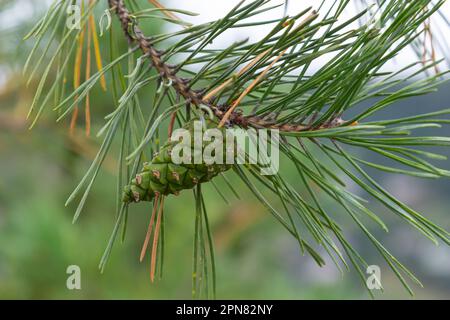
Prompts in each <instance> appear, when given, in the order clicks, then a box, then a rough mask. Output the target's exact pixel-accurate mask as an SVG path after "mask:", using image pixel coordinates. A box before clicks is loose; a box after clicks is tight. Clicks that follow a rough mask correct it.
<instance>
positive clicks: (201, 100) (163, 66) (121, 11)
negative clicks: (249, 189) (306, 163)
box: [108, 0, 342, 132]
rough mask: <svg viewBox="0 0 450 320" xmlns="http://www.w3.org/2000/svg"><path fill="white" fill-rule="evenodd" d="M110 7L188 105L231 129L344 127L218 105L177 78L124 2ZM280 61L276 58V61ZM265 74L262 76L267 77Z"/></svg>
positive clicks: (112, 0) (115, 1) (118, 0)
mask: <svg viewBox="0 0 450 320" xmlns="http://www.w3.org/2000/svg"><path fill="white" fill-rule="evenodd" d="M108 1H109V7H110V8H111V10H114V11H115V13H116V14H117V17H118V19H119V20H120V22H121V25H122V29H123V32H124V34H125V37H126V38H127V39H128V41H129V43H133V42H137V43H138V45H139V47H140V49H141V51H142V52H143V54H144V55H145V56H148V57H149V59H150V60H151V63H152V66H153V67H155V68H156V70H157V71H158V73H159V75H160V76H161V77H162V78H163V79H164V80H165V81H167V82H168V83H170V84H172V87H173V88H174V89H175V90H176V92H177V93H178V94H179V95H180V96H182V97H183V98H184V99H185V100H186V102H187V103H192V104H194V105H196V106H197V107H199V106H207V107H208V108H210V109H211V110H212V111H213V112H214V114H215V116H216V117H217V118H219V119H221V121H224V122H223V124H224V123H225V122H226V123H227V124H229V125H231V126H234V125H236V126H240V127H244V128H247V127H254V128H270V129H278V130H280V131H286V132H293V131H309V130H316V129H324V128H333V127H335V126H337V125H341V124H342V123H340V122H334V121H330V122H328V123H327V124H325V125H322V126H320V127H319V128H317V127H316V128H312V127H311V126H306V125H303V124H274V123H273V122H271V121H267V120H265V119H263V118H261V117H258V116H243V115H242V114H241V113H239V112H236V111H235V110H234V109H235V106H220V107H219V106H216V105H214V104H212V103H210V100H214V97H211V96H207V98H205V97H204V90H196V91H194V90H192V89H191V88H190V86H189V82H190V80H189V79H185V78H180V77H178V76H177V71H178V68H177V66H171V65H168V64H167V63H165V62H164V61H163V59H162V56H163V55H164V52H163V51H160V50H158V49H156V48H155V47H154V46H153V44H152V42H151V39H149V38H148V37H146V36H145V35H144V33H143V32H142V30H141V29H140V28H139V26H138V25H137V23H135V21H133V20H132V18H131V16H130V13H129V11H128V9H127V7H126V6H125V3H124V1H123V0H108ZM315 17H317V14H316V13H315V12H312V13H311V16H310V18H309V19H308V21H310V20H313V18H315ZM130 26H131V28H132V30H133V33H131V32H130ZM276 61H278V59H275V60H274V62H276ZM264 75H265V74H262V76H264Z"/></svg>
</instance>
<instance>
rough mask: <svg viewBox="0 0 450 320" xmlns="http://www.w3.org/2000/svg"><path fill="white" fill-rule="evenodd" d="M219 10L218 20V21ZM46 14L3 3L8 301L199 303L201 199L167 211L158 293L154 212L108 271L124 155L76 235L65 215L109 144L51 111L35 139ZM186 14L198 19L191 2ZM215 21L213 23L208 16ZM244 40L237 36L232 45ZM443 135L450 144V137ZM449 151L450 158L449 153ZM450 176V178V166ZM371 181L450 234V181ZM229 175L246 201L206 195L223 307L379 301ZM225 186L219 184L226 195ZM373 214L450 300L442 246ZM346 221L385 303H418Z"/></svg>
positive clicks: (2, 247) (0, 201)
mask: <svg viewBox="0 0 450 320" xmlns="http://www.w3.org/2000/svg"><path fill="white" fill-rule="evenodd" d="M199 2H202V1H193V8H191V9H192V10H194V11H195V10H197V11H200V10H202V11H201V13H203V15H202V17H203V19H212V18H214V17H216V16H215V15H217V14H220V12H223V9H220V10H219V9H218V8H219V7H220V6H221V5H219V2H220V3H222V2H223V1H217V3H216V1H207V2H208V5H207V6H205V5H204V6H203V8H202V6H200V5H199ZM205 2H206V1H203V4H204V3H205ZM167 3H170V2H167ZM213 3H216V5H217V10H211V8H213V6H214V4H213ZM171 4H172V6H173V5H174V2H173V1H172V3H171ZM230 6H231V4H230ZM45 7H46V2H44V1H37V0H36V1H30V0H15V1H10V0H2V1H1V2H0V299H13V298H19V299H81V298H83V299H113V298H114V299H135V298H137V299H183V298H190V297H191V273H192V250H193V248H192V243H193V230H194V215H195V209H194V203H193V197H192V194H191V193H189V192H186V193H184V194H182V195H181V196H180V197H178V198H173V199H170V201H167V203H166V218H167V220H166V246H167V248H166V255H165V270H164V278H163V279H162V280H161V281H158V282H156V283H155V284H151V283H150V280H149V266H148V262H147V263H143V264H140V263H139V262H138V257H139V252H140V249H141V245H142V241H143V238H144V236H145V232H146V225H147V223H148V216H149V214H150V211H151V208H150V207H149V206H148V204H147V205H145V204H142V205H138V206H136V207H135V208H133V209H132V211H131V215H130V218H129V230H128V233H127V238H126V241H125V242H124V243H122V244H120V243H118V244H117V245H116V246H115V247H114V251H113V254H112V256H111V260H110V262H109V263H108V266H107V268H106V270H105V272H104V273H103V274H101V273H100V272H99V270H98V263H99V260H100V257H101V255H102V253H103V250H104V249H105V246H106V243H107V240H108V238H109V236H110V232H111V230H112V228H113V223H114V218H115V216H114V215H115V200H114V194H115V173H116V159H117V157H115V154H114V152H113V155H114V156H111V157H109V158H107V159H106V162H105V166H104V168H103V170H102V172H101V175H100V178H99V179H98V180H97V183H96V184H95V187H94V188H93V190H92V193H91V195H90V196H89V198H88V201H87V204H86V209H85V210H84V212H83V214H82V217H81V219H80V220H79V222H78V223H77V224H75V225H73V224H72V215H73V213H74V211H75V207H74V206H69V207H67V208H66V207H64V203H65V200H66V198H67V196H68V195H69V194H70V192H71V191H72V190H73V188H74V187H75V186H76V184H77V183H78V181H79V180H80V179H81V177H82V176H83V174H84V172H85V170H86V169H87V168H88V166H89V164H90V161H92V159H93V158H94V157H95V154H96V151H97V149H98V147H99V141H98V140H97V139H95V138H86V137H84V135H83V132H80V133H79V134H76V135H75V136H73V137H71V136H69V134H68V129H67V128H68V124H67V123H66V122H62V123H58V124H57V123H55V121H54V115H51V114H50V112H47V115H46V116H45V117H44V118H43V119H42V121H41V122H40V123H39V125H38V126H37V127H36V128H35V129H33V130H32V131H29V130H28V125H29V123H28V122H27V120H26V119H25V118H26V114H27V112H28V108H29V106H30V104H31V100H32V98H33V94H34V91H35V89H36V85H37V84H36V83H35V82H31V83H30V85H29V86H26V84H25V82H26V79H25V77H24V76H23V75H22V67H23V64H24V61H25V59H26V56H27V54H28V52H29V50H30V46H31V45H32V44H31V43H30V42H28V43H24V42H23V41H22V40H21V39H22V37H23V36H24V35H25V34H26V32H27V31H28V30H29V27H30V26H31V25H32V23H33V22H35V21H36V19H38V18H39V17H40V16H41V15H42V13H43V12H44V10H45ZM183 7H184V8H189V5H188V3H184V4H183ZM220 8H221V7H220ZM208 12H210V13H213V14H212V15H211V16H208ZM153 28H164V26H161V25H158V26H156V25H154V26H153ZM239 36H240V35H228V37H231V39H234V38H236V39H237V38H238V37H239ZM236 39H234V40H236ZM234 40H233V41H234ZM101 45H102V47H103V46H106V43H101ZM409 58H411V59H412V58H413V57H411V56H408V59H409ZM449 89H450V86H448V85H444V86H443V87H442V88H441V90H440V91H439V92H437V93H434V94H431V95H428V96H426V97H418V98H413V99H409V100H405V101H404V102H401V103H397V104H396V105H395V106H394V107H392V108H390V109H389V111H388V112H386V113H384V114H383V115H380V116H382V117H393V116H397V115H400V114H414V113H418V112H421V113H422V112H426V111H432V110H438V109H442V108H448V107H449V102H450V90H449ZM149 96H150V95H149ZM91 99H92V101H93V103H92V105H93V117H94V119H95V118H96V119H97V120H100V119H101V118H102V117H103V116H104V115H105V114H106V113H108V112H110V111H111V110H112V108H113V103H112V100H111V97H109V96H108V95H107V94H106V95H105V94H102V93H101V91H100V90H98V89H95V90H94V92H93V94H92V96H91ZM97 123H98V124H100V123H101V121H97ZM80 130H81V129H80ZM440 134H442V135H447V136H450V128H444V129H442V130H441V131H440ZM439 151H441V152H442V153H444V154H446V155H450V152H449V150H439ZM363 156H364V155H363ZM441 166H443V167H444V168H446V169H450V168H449V167H450V166H449V162H448V161H446V162H444V163H441ZM282 170H283V173H285V174H286V175H288V176H289V175H291V176H294V180H293V183H294V185H295V171H294V168H291V167H290V166H289V165H285V166H283V167H282ZM371 172H372V174H373V175H374V176H375V177H376V178H377V179H378V180H379V181H381V182H382V183H383V184H384V186H386V188H387V189H388V190H389V191H390V192H392V193H393V194H395V195H396V196H398V197H399V198H400V199H402V200H403V201H405V202H406V203H408V204H409V205H411V206H412V207H414V208H416V209H417V210H419V211H421V212H424V213H425V214H426V215H427V216H429V217H432V218H433V220H434V221H436V222H438V223H440V224H441V225H442V226H444V227H445V228H446V229H447V230H448V229H450V215H449V214H450V212H449V209H448V208H449V206H450V198H449V197H448V194H449V191H450V181H448V180H438V181H436V180H420V179H416V178H411V177H405V176H401V175H395V174H389V175H387V174H384V173H381V172H379V171H374V170H372V171H371ZM290 173H292V174H290ZM228 176H229V178H230V180H231V181H232V183H233V184H235V185H236V188H237V189H238V190H239V193H240V194H241V200H238V199H235V198H233V196H232V194H229V197H230V199H229V200H230V204H226V203H224V202H223V200H222V199H221V197H220V196H219V195H218V194H217V193H216V192H215V190H214V189H213V188H212V187H211V186H208V185H207V186H205V187H204V191H205V196H206V203H207V207H208V212H209V214H210V223H211V227H212V231H213V234H214V242H215V246H216V264H217V273H218V274H217V280H218V286H217V297H218V298H220V299H228V298H230V299H231V298H233V299H366V298H368V295H367V293H366V291H365V289H364V288H363V286H362V283H361V282H360V281H359V280H358V279H357V276H356V274H355V273H354V272H346V273H345V274H343V275H342V274H340V273H339V271H338V270H337V269H336V268H335V267H334V265H333V264H332V263H328V264H327V266H325V267H323V268H319V267H317V266H316V264H315V263H314V261H313V260H312V259H311V258H310V257H308V256H301V255H300V253H299V250H298V248H297V243H296V241H295V239H293V238H292V237H291V236H290V235H289V234H287V233H286V232H285V230H284V229H283V228H282V227H281V226H280V225H279V224H278V223H277V222H276V221H275V220H274V219H273V218H272V217H271V216H270V214H269V213H268V212H266V211H265V210H264V208H263V207H262V206H261V205H260V204H259V203H258V201H257V199H255V198H254V197H253V196H252V195H251V193H250V192H249V191H247V190H246V189H245V188H244V187H243V186H242V185H241V184H240V183H239V181H238V180H237V179H235V178H234V177H233V175H228ZM221 183H222V182H221V181H218V184H219V187H220V185H221ZM299 188H300V186H299ZM300 191H301V190H300ZM355 192H357V190H355ZM370 205H371V206H372V208H373V209H374V210H376V211H377V212H379V213H380V215H381V216H382V217H383V219H384V220H385V221H386V222H387V223H389V225H390V226H391V227H390V232H389V233H388V234H386V233H383V232H381V231H379V232H377V231H374V232H375V234H376V235H377V236H378V237H379V238H380V239H381V240H382V243H384V244H385V245H386V246H387V247H388V248H389V249H391V251H392V253H393V254H395V255H396V256H397V257H399V259H400V261H402V262H404V263H405V264H406V265H407V266H409V267H410V268H411V270H412V271H414V272H415V274H416V275H417V276H418V277H419V278H420V279H421V280H422V282H423V283H424V286H425V287H424V288H419V287H414V290H415V292H416V297H417V298H424V299H442V298H444V299H445V298H450V249H449V248H448V247H446V246H445V245H441V246H439V247H436V246H434V245H433V244H432V243H430V242H429V241H428V240H427V239H425V238H424V237H422V236H421V235H419V234H418V233H417V232H415V231H414V230H412V229H411V228H410V227H409V226H406V225H404V224H403V223H401V221H399V220H398V219H396V218H394V217H393V216H392V215H391V214H389V213H388V212H385V209H384V208H382V207H378V206H377V205H376V204H375V203H371V204H370ZM329 209H330V210H332V209H333V208H329ZM336 214H339V212H337V213H336ZM342 214H344V213H342ZM342 222H343V223H344V228H345V230H346V234H347V236H348V238H349V239H350V241H351V242H352V244H354V245H355V246H356V248H358V249H359V250H360V252H362V253H363V255H364V256H365V257H366V259H367V261H368V262H369V264H377V265H380V266H381V269H382V283H383V286H384V287H385V293H383V294H382V295H378V294H377V296H379V297H381V298H385V299H399V298H409V295H408V294H407V292H406V291H405V290H404V289H403V287H402V286H401V284H400V283H399V281H398V280H397V279H396V278H395V277H394V275H393V274H392V272H391V271H390V270H389V269H388V268H387V266H386V265H385V263H384V262H383V261H382V259H381V257H380V256H379V255H378V254H377V252H376V251H375V249H374V248H373V247H371V246H370V244H369V243H368V242H367V240H366V239H365V238H364V236H363V235H361V233H360V232H359V230H358V229H357V228H356V227H355V226H354V225H353V224H352V223H351V222H350V221H349V220H348V219H342ZM73 264H75V265H78V266H80V268H81V271H82V290H79V291H77V290H75V291H70V290H68V289H67V288H66V279H67V274H66V268H67V266H69V265H73Z"/></svg>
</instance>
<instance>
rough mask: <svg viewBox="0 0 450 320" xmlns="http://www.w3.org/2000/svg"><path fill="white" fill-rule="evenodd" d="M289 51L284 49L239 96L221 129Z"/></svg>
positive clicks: (223, 119) (224, 119)
mask: <svg viewBox="0 0 450 320" xmlns="http://www.w3.org/2000/svg"><path fill="white" fill-rule="evenodd" d="M286 51H287V49H284V50H283V51H282V52H281V53H280V54H279V55H278V56H277V57H276V58H275V59H273V61H272V63H271V64H270V65H269V66H268V67H267V68H266V69H264V71H263V72H261V74H260V75H259V76H258V77H257V78H256V79H255V80H253V82H252V83H251V84H250V85H249V86H248V87H247V88H246V89H245V90H244V92H242V94H241V95H240V96H239V98H238V99H237V100H236V101H234V103H233V105H232V106H231V108H230V109H228V111H227V112H226V113H225V116H224V117H223V118H222V120H221V121H220V124H219V128H221V127H223V126H224V125H225V124H226V123H227V121H228V119H229V118H230V116H231V114H232V113H233V112H234V110H235V109H236V108H237V107H238V106H239V104H240V103H241V102H242V100H243V99H244V98H245V97H246V96H247V95H248V94H249V93H250V92H251V91H252V90H253V88H254V87H256V85H257V84H258V83H259V82H260V81H261V80H262V79H263V78H264V77H265V75H266V74H267V73H268V72H269V71H270V69H272V67H273V66H274V65H275V63H277V62H278V60H280V59H281V57H282V56H283V55H284V53H285V52H286Z"/></svg>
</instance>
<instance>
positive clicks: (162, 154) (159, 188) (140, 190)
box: [123, 119, 232, 203]
mask: <svg viewBox="0 0 450 320" xmlns="http://www.w3.org/2000/svg"><path fill="white" fill-rule="evenodd" d="M194 121H199V120H198V119H194V120H192V121H190V122H188V123H187V124H186V125H185V126H184V129H187V130H189V132H190V133H191V146H192V148H191V161H190V162H189V163H190V164H175V163H173V161H172V149H173V147H174V146H175V145H176V144H178V143H179V142H178V141H175V142H172V141H170V140H169V141H167V142H166V143H165V144H164V145H163V146H162V147H161V149H160V151H159V153H158V154H156V155H155V157H154V158H153V160H152V161H151V162H150V163H144V168H143V171H142V172H141V173H139V174H138V175H136V178H135V179H133V180H132V181H131V184H130V185H128V186H126V187H125V188H124V192H123V201H124V202H126V203H131V202H141V201H152V200H153V198H154V197H155V196H156V194H159V195H170V194H174V195H178V194H179V193H180V191H182V190H186V189H192V188H194V187H195V186H196V185H198V184H199V183H205V182H208V181H210V180H211V179H213V178H214V177H216V176H217V175H218V174H220V173H221V172H225V171H227V170H229V169H231V167H232V165H228V164H225V163H226V149H225V147H223V161H222V162H223V164H211V165H207V164H205V163H200V164H195V163H194V153H195V152H197V153H198V152H199V150H198V151H195V148H194ZM205 122H206V127H207V129H209V128H217V123H215V122H213V121H211V120H205ZM220 130H221V132H222V134H223V137H225V130H224V129H220ZM223 145H225V143H224V144H223ZM205 146H206V144H205V143H204V142H203V141H202V148H201V149H202V154H203V151H204V149H205Z"/></svg>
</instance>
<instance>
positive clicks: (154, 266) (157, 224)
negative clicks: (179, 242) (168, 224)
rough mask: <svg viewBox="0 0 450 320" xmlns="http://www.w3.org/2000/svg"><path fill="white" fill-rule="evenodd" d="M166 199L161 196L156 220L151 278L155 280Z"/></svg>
mask: <svg viewBox="0 0 450 320" xmlns="http://www.w3.org/2000/svg"><path fill="white" fill-rule="evenodd" d="M164 199H165V197H164V196H163V197H161V203H160V204H159V211H158V218H157V220H156V226H155V234H154V235H153V247H152V258H151V264H150V280H151V281H152V282H154V280H155V271H156V254H157V253H158V250H157V249H158V240H159V232H160V230H161V217H162V215H163V214H164V213H163V211H164Z"/></svg>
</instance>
